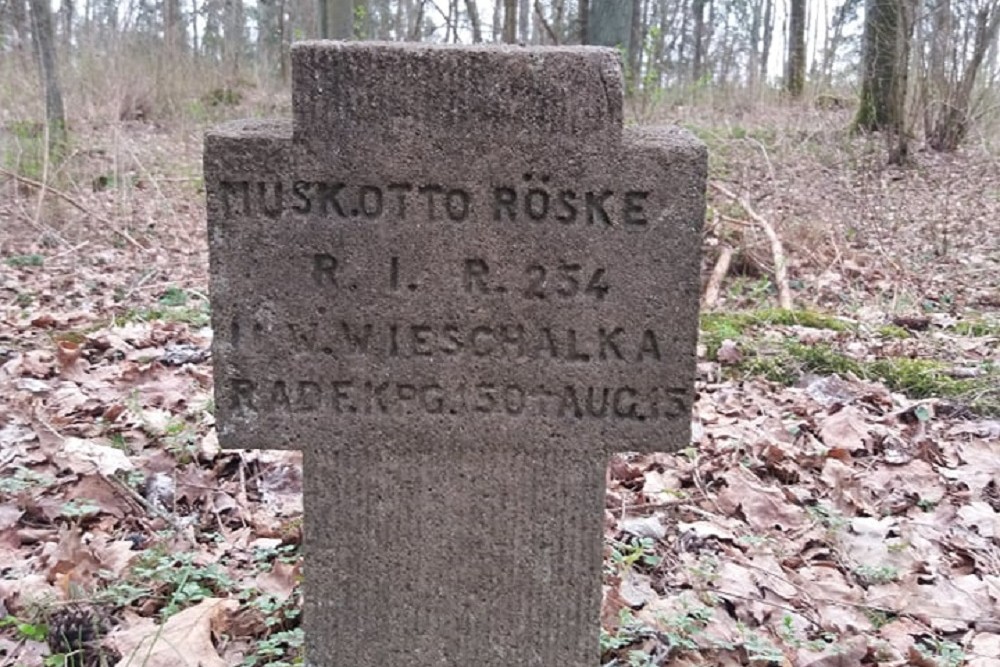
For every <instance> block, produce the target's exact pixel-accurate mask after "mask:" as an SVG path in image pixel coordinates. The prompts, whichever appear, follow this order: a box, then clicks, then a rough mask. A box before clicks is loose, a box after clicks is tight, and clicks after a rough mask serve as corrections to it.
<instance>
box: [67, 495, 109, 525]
mask: <svg viewBox="0 0 1000 667" xmlns="http://www.w3.org/2000/svg"><path fill="white" fill-rule="evenodd" d="M100 511H101V508H100V507H99V506H98V505H97V504H95V503H94V502H93V501H90V500H81V499H79V498H75V499H73V500H71V501H69V502H68V503H63V506H62V507H60V508H59V515H60V516H64V517H66V518H67V519H76V520H79V519H86V518H89V517H93V516H96V515H97V514H98V513H99V512H100Z"/></svg>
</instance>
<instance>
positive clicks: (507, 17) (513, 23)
mask: <svg viewBox="0 0 1000 667" xmlns="http://www.w3.org/2000/svg"><path fill="white" fill-rule="evenodd" d="M503 41H504V42H506V43H507V44H514V43H515V42H517V0H503Z"/></svg>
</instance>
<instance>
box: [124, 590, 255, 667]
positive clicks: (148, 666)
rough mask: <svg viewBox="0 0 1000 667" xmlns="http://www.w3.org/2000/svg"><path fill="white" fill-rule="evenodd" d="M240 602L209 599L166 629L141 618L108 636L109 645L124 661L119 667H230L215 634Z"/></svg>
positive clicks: (172, 620)
mask: <svg viewBox="0 0 1000 667" xmlns="http://www.w3.org/2000/svg"><path fill="white" fill-rule="evenodd" d="M238 608H239V602H237V601H236V600H226V599H222V598H208V599H206V600H202V601H201V602H199V603H198V604H196V605H195V606H193V607H190V608H188V609H185V610H184V611H181V612H178V613H176V614H174V615H173V616H171V617H170V618H168V619H167V620H166V621H165V622H164V623H163V624H162V625H160V624H158V623H156V621H154V620H153V619H149V618H141V619H136V620H135V621H134V622H132V623H128V624H127V625H126V626H125V627H124V628H123V629H120V630H114V631H112V632H111V634H110V635H108V637H107V639H106V642H107V644H108V645H109V646H110V647H112V648H114V649H115V650H116V651H118V652H119V653H120V654H121V656H122V659H121V660H120V661H118V663H117V665H116V667H136V665H142V667H227V665H226V663H225V661H224V660H223V659H222V658H221V657H219V654H218V652H217V651H216V650H215V645H214V644H213V643H212V634H213V632H214V631H216V630H217V629H219V627H220V624H221V623H223V622H224V620H225V614H226V612H232V611H235V610H236V609H238Z"/></svg>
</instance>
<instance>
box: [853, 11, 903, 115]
mask: <svg viewBox="0 0 1000 667" xmlns="http://www.w3.org/2000/svg"><path fill="white" fill-rule="evenodd" d="M907 1H908V0H868V5H867V8H866V10H865V12H866V13H865V28H864V36H863V40H864V55H863V61H864V62H863V66H862V72H861V74H862V82H861V103H860V106H859V108H858V114H857V116H856V118H855V125H856V126H857V128H858V129H861V130H881V129H888V130H894V131H901V130H902V129H903V121H904V118H903V110H904V105H905V101H906V66H907V63H908V61H909V36H908V34H907V26H906V16H905V4H906V2H907Z"/></svg>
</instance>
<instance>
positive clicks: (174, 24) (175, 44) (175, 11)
mask: <svg viewBox="0 0 1000 667" xmlns="http://www.w3.org/2000/svg"><path fill="white" fill-rule="evenodd" d="M163 41H164V44H165V46H166V47H167V53H168V54H169V55H171V56H176V55H178V54H180V52H181V51H182V50H183V48H184V18H183V16H182V15H181V3H180V0H163Z"/></svg>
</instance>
